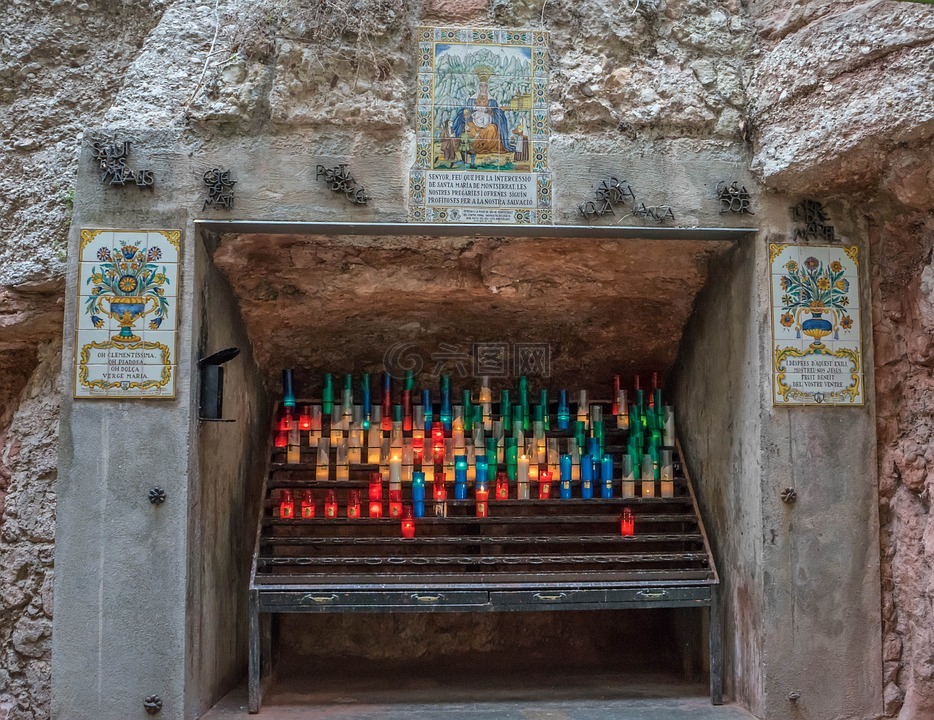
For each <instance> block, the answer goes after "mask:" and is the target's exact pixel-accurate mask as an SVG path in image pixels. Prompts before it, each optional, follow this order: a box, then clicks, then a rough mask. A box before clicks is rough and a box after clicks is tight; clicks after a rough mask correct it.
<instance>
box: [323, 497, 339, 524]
mask: <svg viewBox="0 0 934 720" xmlns="http://www.w3.org/2000/svg"><path fill="white" fill-rule="evenodd" d="M324 517H326V518H336V517H337V493H336V492H335V491H334V490H328V491H327V492H326V493H325V494H324Z"/></svg>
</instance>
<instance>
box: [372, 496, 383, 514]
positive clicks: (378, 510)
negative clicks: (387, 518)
mask: <svg viewBox="0 0 934 720" xmlns="http://www.w3.org/2000/svg"><path fill="white" fill-rule="evenodd" d="M370 517H371V518H381V517H383V503H382V501H379V500H370Z"/></svg>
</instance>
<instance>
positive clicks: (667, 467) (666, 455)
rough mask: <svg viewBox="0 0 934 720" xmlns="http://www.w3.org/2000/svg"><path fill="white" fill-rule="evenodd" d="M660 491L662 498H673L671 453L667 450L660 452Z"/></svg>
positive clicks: (673, 478)
mask: <svg viewBox="0 0 934 720" xmlns="http://www.w3.org/2000/svg"><path fill="white" fill-rule="evenodd" d="M660 464H661V490H662V497H669V498H670V497H674V496H675V472H674V462H673V460H672V452H671V450H669V449H665V448H663V449H662V450H661V459H660Z"/></svg>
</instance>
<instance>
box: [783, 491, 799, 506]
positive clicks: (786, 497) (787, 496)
mask: <svg viewBox="0 0 934 720" xmlns="http://www.w3.org/2000/svg"><path fill="white" fill-rule="evenodd" d="M781 498H782V502H783V503H785V504H786V505H791V504H792V503H793V502H794V501H795V500H797V499H798V493H797V491H796V490H795V489H794V488H785V489H784V490H782V495H781Z"/></svg>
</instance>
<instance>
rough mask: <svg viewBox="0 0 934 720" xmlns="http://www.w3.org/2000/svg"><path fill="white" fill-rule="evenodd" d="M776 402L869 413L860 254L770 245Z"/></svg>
mask: <svg viewBox="0 0 934 720" xmlns="http://www.w3.org/2000/svg"><path fill="white" fill-rule="evenodd" d="M769 258H770V263H769V264H770V267H771V277H770V281H771V286H772V350H773V358H772V380H773V382H772V389H773V395H772V400H773V403H774V404H775V405H862V404H863V402H864V399H863V355H862V342H861V340H860V331H861V328H860V297H859V253H858V249H857V248H855V247H844V246H841V245H777V244H773V245H769Z"/></svg>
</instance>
